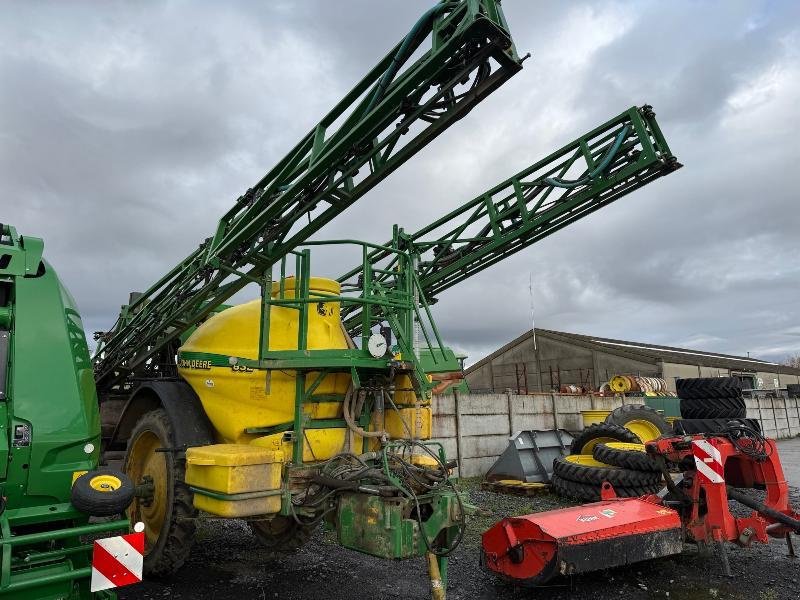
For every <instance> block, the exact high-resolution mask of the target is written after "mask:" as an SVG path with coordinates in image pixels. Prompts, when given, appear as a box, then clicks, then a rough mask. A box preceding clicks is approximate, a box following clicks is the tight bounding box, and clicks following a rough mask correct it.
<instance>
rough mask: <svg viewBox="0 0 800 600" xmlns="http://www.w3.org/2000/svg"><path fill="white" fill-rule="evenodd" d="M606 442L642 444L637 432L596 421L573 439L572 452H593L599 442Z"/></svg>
mask: <svg viewBox="0 0 800 600" xmlns="http://www.w3.org/2000/svg"><path fill="white" fill-rule="evenodd" d="M604 442H626V443H628V444H641V443H642V440H640V439H639V436H637V435H636V434H635V433H633V432H632V431H629V430H628V429H625V428H624V427H621V426H620V425H614V424H613V423H595V424H594V425H589V427H587V428H586V429H584V430H583V431H581V432H580V433H579V434H578V436H577V437H576V438H575V439H574V440H573V441H572V446H571V448H570V452H571V453H572V454H591V453H592V449H593V448H594V447H595V446H596V445H597V444H602V443H604Z"/></svg>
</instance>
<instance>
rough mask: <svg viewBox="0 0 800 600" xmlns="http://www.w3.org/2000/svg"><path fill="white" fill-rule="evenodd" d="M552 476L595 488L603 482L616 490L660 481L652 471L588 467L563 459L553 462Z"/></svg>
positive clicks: (645, 485) (659, 474)
mask: <svg viewBox="0 0 800 600" xmlns="http://www.w3.org/2000/svg"><path fill="white" fill-rule="evenodd" d="M553 474H554V475H558V477H560V478H561V479H568V480H570V481H576V482H578V483H586V484H589V485H593V486H596V487H600V486H601V485H603V482H604V481H607V482H609V483H610V484H611V485H613V486H614V488H615V489H616V488H617V487H624V488H639V487H651V486H654V485H657V484H658V483H659V481H661V473H660V472H659V473H656V472H654V471H634V470H632V469H622V468H620V467H610V466H606V467H590V466H588V465H582V464H578V463H573V462H569V460H567V459H565V458H557V459H555V460H554V461H553Z"/></svg>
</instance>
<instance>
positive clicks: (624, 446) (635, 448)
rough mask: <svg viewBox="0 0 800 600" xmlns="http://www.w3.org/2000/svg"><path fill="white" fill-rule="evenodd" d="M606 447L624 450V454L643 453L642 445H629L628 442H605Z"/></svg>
mask: <svg viewBox="0 0 800 600" xmlns="http://www.w3.org/2000/svg"><path fill="white" fill-rule="evenodd" d="M606 446H608V447H609V448H614V449H615V450H625V451H626V452H645V447H644V444H630V443H628V442H607V443H606Z"/></svg>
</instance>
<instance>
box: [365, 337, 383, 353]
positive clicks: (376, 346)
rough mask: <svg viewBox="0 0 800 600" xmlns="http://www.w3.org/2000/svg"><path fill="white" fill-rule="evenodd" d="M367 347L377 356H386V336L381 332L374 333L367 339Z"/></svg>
mask: <svg viewBox="0 0 800 600" xmlns="http://www.w3.org/2000/svg"><path fill="white" fill-rule="evenodd" d="M367 349H368V350H369V353H370V354H371V355H372V356H374V357H375V358H381V357H382V356H386V338H385V337H383V336H382V335H381V334H380V333H373V334H372V335H371V336H369V340H368V341H367Z"/></svg>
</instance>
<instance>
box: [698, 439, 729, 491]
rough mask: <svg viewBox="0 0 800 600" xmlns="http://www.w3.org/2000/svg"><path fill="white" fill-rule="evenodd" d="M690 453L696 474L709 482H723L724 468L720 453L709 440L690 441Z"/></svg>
mask: <svg viewBox="0 0 800 600" xmlns="http://www.w3.org/2000/svg"><path fill="white" fill-rule="evenodd" d="M692 454H693V455H694V464H695V467H696V468H697V474H698V475H699V476H700V478H701V481H702V478H706V479H707V480H708V481H710V482H711V483H725V469H724V467H723V466H722V455H721V454H720V452H719V450H717V448H716V446H714V445H713V444H712V443H711V442H710V441H709V440H695V441H693V442H692Z"/></svg>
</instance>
